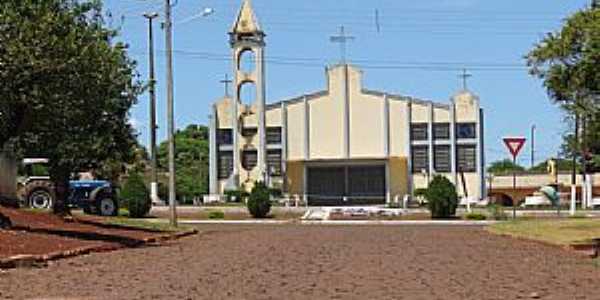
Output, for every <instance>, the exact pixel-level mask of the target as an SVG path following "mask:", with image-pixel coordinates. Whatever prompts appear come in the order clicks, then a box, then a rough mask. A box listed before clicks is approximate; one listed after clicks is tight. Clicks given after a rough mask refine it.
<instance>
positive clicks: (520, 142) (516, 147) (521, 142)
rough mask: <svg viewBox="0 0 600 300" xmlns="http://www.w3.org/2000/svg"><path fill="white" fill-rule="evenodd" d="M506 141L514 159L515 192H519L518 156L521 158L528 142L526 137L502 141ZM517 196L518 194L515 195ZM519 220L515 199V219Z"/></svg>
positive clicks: (509, 138) (507, 138)
mask: <svg viewBox="0 0 600 300" xmlns="http://www.w3.org/2000/svg"><path fill="white" fill-rule="evenodd" d="M502 140H503V141H504V145H506V148H508V151H509V152H510V154H511V155H512V159H513V191H515V192H516V191H517V173H516V169H515V168H514V167H515V166H516V165H517V156H519V152H521V150H522V149H523V146H525V141H527V139H526V138H524V137H505V138H503V139H502ZM515 194H516V193H515ZM516 218H517V206H516V201H515V199H513V219H516Z"/></svg>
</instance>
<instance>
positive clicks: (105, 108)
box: [0, 0, 142, 214]
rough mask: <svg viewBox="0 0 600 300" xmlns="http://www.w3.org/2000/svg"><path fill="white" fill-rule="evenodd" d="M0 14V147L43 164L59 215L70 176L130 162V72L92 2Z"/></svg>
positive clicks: (54, 0) (34, 2)
mask: <svg viewBox="0 0 600 300" xmlns="http://www.w3.org/2000/svg"><path fill="white" fill-rule="evenodd" d="M0 12H1V13H0V45H2V46H0V66H2V67H1V68H0V94H1V95H2V101H1V103H2V105H0V116H1V118H2V120H1V122H0V144H1V145H0V147H3V148H5V150H6V149H10V150H11V151H13V152H15V153H16V154H18V155H21V156H22V155H27V156H37V157H46V158H48V159H49V160H50V163H49V174H50V178H51V180H52V181H53V183H54V185H55V188H56V194H57V199H56V201H55V205H54V211H55V213H60V214H62V213H65V212H66V205H65V200H66V196H67V192H68V181H69V179H70V176H71V174H72V173H73V172H77V171H80V170H88V169H94V168H97V167H99V166H102V165H103V163H104V162H105V161H107V160H110V159H114V160H117V161H123V160H128V159H129V158H130V156H131V154H132V151H131V149H132V147H133V146H134V145H135V138H134V134H133V129H132V128H131V126H130V125H129V124H128V122H127V119H128V112H129V109H130V108H131V106H132V105H133V104H134V103H135V102H136V99H137V95H139V93H141V91H142V86H141V84H140V82H139V80H138V79H137V78H138V75H137V73H136V71H135V67H136V64H135V62H134V61H132V60H131V59H130V58H129V57H128V55H127V52H126V45H124V44H122V43H113V39H114V37H115V36H116V34H117V32H115V31H114V30H111V29H109V28H107V27H106V26H105V23H104V21H103V18H102V14H101V2H100V1H97V0H96V1H94V0H90V1H76V0H45V1H39V0H4V1H1V2H0Z"/></svg>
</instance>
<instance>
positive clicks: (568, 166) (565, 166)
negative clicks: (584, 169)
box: [530, 158, 581, 172]
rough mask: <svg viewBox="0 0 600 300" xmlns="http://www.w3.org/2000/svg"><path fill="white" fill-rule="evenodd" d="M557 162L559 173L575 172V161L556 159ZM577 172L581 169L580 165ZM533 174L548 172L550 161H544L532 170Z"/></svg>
mask: <svg viewBox="0 0 600 300" xmlns="http://www.w3.org/2000/svg"><path fill="white" fill-rule="evenodd" d="M554 161H555V162H556V170H557V171H571V170H573V161H572V160H570V159H560V158H559V159H555V160H554ZM576 168H577V170H580V169H581V166H580V165H577V166H576ZM530 170H531V171H533V172H547V171H548V161H544V162H542V163H539V164H537V165H535V166H534V167H533V168H531V169H530Z"/></svg>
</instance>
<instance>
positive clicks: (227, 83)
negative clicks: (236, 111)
mask: <svg viewBox="0 0 600 300" xmlns="http://www.w3.org/2000/svg"><path fill="white" fill-rule="evenodd" d="M219 82H220V83H223V84H224V85H225V97H229V84H230V83H232V82H233V81H232V80H231V79H229V74H225V79H223V80H221V81H219Z"/></svg>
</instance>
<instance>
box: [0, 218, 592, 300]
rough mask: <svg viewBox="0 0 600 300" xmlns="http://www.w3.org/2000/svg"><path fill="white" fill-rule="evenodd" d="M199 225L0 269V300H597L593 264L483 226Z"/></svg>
mask: <svg viewBox="0 0 600 300" xmlns="http://www.w3.org/2000/svg"><path fill="white" fill-rule="evenodd" d="M198 229H200V231H201V232H203V233H201V234H200V235H197V236H194V237H190V238H186V239H182V240H180V241H178V242H177V243H175V244H170V246H165V247H146V248H136V249H131V250H124V251H117V252H109V253H95V254H91V255H86V256H81V257H77V258H73V259H66V260H60V261H56V262H54V263H51V264H50V265H49V267H48V268H44V269H14V270H9V271H7V272H5V273H4V274H3V273H0V299H35V298H47V299H48V298H49V299H410V300H413V299H416V300H419V299H423V300H425V299H440V300H447V299H448V300H453V299H461V300H463V299H484V300H487V299H497V300H505V299H538V298H539V299H560V300H562V299H600V296H599V295H600V268H599V267H598V266H597V265H595V264H594V262H593V261H592V260H590V259H585V258H582V257H579V256H577V255H574V254H573V253H571V252H569V251H565V250H562V249H560V248H557V247H551V246H546V245H542V244H539V243H535V242H528V241H521V240H515V239H510V238H505V237H502V236H497V235H492V234H489V233H487V232H486V231H485V230H483V228H480V227H442V226H329V227H326V226H303V225H284V226H215V225H211V226H201V227H198Z"/></svg>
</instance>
